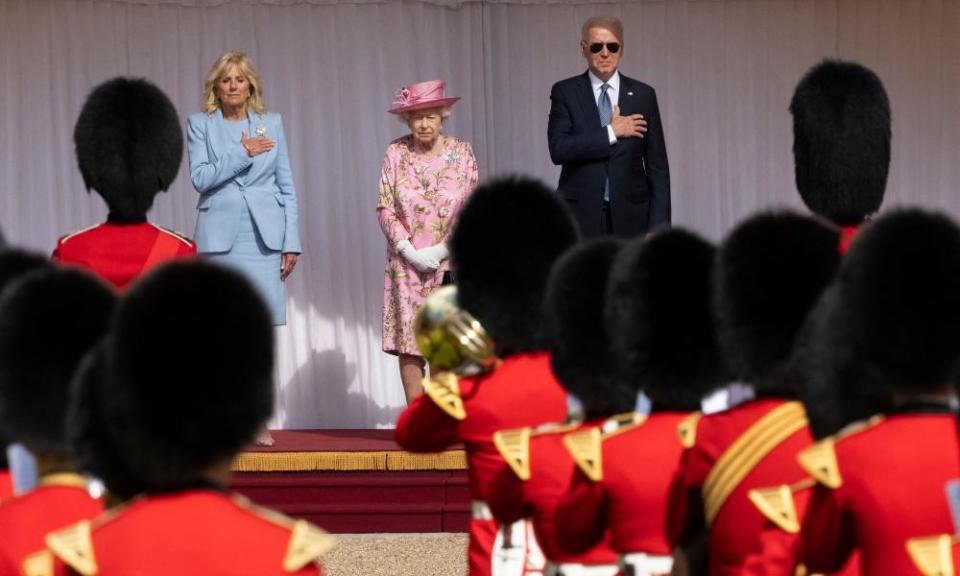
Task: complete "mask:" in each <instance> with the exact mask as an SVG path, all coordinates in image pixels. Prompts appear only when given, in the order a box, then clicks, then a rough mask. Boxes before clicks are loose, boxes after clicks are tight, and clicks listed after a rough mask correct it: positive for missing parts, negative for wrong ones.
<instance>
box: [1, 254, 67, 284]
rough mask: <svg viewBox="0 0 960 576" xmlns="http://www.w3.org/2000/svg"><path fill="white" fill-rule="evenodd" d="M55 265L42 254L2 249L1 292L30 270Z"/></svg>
mask: <svg viewBox="0 0 960 576" xmlns="http://www.w3.org/2000/svg"><path fill="white" fill-rule="evenodd" d="M53 267H54V264H53V262H51V261H50V259H49V258H47V257H45V256H41V255H40V254H35V253H33V252H26V251H24V250H19V249H16V248H11V249H8V250H0V293H2V292H3V290H4V289H5V288H6V287H7V285H9V284H12V283H13V282H15V281H16V280H17V279H18V278H20V277H22V276H24V275H26V274H27V273H29V272H33V271H35V270H41V269H45V268H53Z"/></svg>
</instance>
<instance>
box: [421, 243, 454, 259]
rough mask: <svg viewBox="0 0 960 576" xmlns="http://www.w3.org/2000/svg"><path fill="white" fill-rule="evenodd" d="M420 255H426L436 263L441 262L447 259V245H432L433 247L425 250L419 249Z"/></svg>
mask: <svg viewBox="0 0 960 576" xmlns="http://www.w3.org/2000/svg"><path fill="white" fill-rule="evenodd" d="M420 253H421V254H426V255H427V256H429V257H431V258H436V259H437V262H443V261H444V260H446V259H447V254H448V252H447V245H446V244H443V243H440V244H434V245H433V246H427V247H426V248H421V249H420Z"/></svg>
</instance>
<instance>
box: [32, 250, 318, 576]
mask: <svg viewBox="0 0 960 576" xmlns="http://www.w3.org/2000/svg"><path fill="white" fill-rule="evenodd" d="M210 294H217V295H218V297H217V298H209V297H208V296H209V295H210ZM224 318H228V319H229V322H228V323H224V322H223V319H224ZM184 326H188V327H189V330H187V331H185V330H184V328H183V327H184ZM272 340H273V328H272V325H271V323H270V318H269V315H268V313H267V310H266V307H265V305H264V303H263V302H262V300H261V299H260V297H259V295H258V294H257V292H256V291H255V290H254V288H253V287H252V286H251V285H250V284H249V283H248V282H247V280H246V279H244V278H243V277H242V276H240V275H239V274H238V273H236V272H233V271H230V270H227V269H224V268H220V267H218V266H214V265H211V264H207V263H202V262H196V261H194V262H179V263H173V264H168V265H166V266H164V267H161V268H159V269H158V270H157V271H155V272H153V273H151V274H150V275H148V276H146V277H145V278H143V279H142V280H141V281H139V282H138V283H137V284H136V285H135V286H134V287H132V288H131V290H130V291H129V292H128V293H127V295H126V296H125V298H124V300H123V302H122V304H121V305H120V307H119V308H118V311H117V314H116V318H115V321H114V324H113V331H112V333H111V335H110V340H109V341H108V344H107V346H105V348H103V349H102V350H100V351H99V352H100V353H102V354H104V355H105V356H104V357H103V358H101V359H100V360H99V361H102V362H104V364H103V368H104V369H103V370H102V371H101V373H102V375H103V378H102V380H101V381H99V385H100V392H101V393H100V403H101V408H102V412H103V416H104V419H105V420H106V422H107V425H106V432H107V433H108V434H109V435H110V437H109V440H110V442H111V443H112V448H111V449H113V450H115V454H116V456H117V457H119V458H121V459H122V461H123V465H124V467H125V473H131V474H134V475H135V476H136V479H138V480H139V481H140V482H141V483H142V489H143V493H142V494H141V495H139V496H137V497H134V498H131V499H130V500H129V501H127V502H126V503H125V504H123V505H121V506H118V507H116V508H113V509H112V510H110V511H109V512H107V513H105V514H104V515H102V516H100V517H98V518H97V519H95V520H93V521H84V522H80V523H78V524H76V525H74V526H72V527H69V528H66V529H63V530H59V531H57V532H54V533H52V534H50V535H49V536H48V537H47V550H45V551H43V552H40V553H37V554H35V555H32V556H31V557H30V558H28V560H27V561H26V563H25V572H27V573H28V574H29V575H31V576H41V575H44V574H50V573H55V574H64V573H68V574H69V573H72V574H83V575H84V576H92V575H102V576H114V575H129V574H138V575H141V576H152V575H157V576H159V575H161V574H164V575H165V574H184V575H191V574H196V575H201V574H203V575H209V574H231V575H235V576H242V575H251V576H253V575H257V576H265V575H271V574H273V575H277V576H281V575H290V574H298V575H311V574H312V575H318V574H320V573H321V570H320V567H319V564H318V562H319V559H320V557H321V556H322V555H323V554H324V553H325V552H326V551H327V550H328V549H329V548H330V547H331V546H332V537H331V536H329V535H328V534H326V533H325V532H323V531H322V530H320V529H319V528H316V527H315V526H313V525H311V524H309V523H308V522H306V521H303V520H297V521H294V520H291V519H288V518H286V517H284V516H282V515H280V514H278V513H276V512H272V511H269V510H266V509H262V508H259V507H257V506H254V505H253V504H251V503H250V502H248V501H247V500H246V499H244V498H242V497H240V496H236V495H232V494H230V493H229V492H227V484H228V481H229V475H230V465H231V462H232V461H233V459H234V458H235V456H236V455H237V453H238V452H239V451H240V449H241V448H242V447H243V446H244V445H246V444H247V443H248V442H251V441H252V440H253V438H254V436H255V434H256V432H257V430H258V429H259V428H260V427H261V426H262V425H263V423H264V422H265V421H266V419H267V418H268V417H269V416H270V413H271V411H272V408H273V387H272V373H273V341H272ZM170 342H179V343H180V344H181V347H180V348H179V351H178V353H177V354H176V355H173V356H170V355H168V356H166V357H165V358H164V361H163V362H157V361H156V359H157V357H156V354H157V351H158V350H164V349H165V346H167V345H169V343H170ZM96 361H97V360H96V359H95V360H94V362H96ZM96 373H97V371H96V370H94V371H93V372H92V374H96ZM85 376H86V377H87V378H85V381H84V382H83V385H89V384H90V379H89V376H90V374H85ZM94 381H95V380H94ZM88 393H89V392H88ZM82 445H83V443H78V447H80V446H82ZM81 457H84V455H83V454H81ZM100 470H101V473H103V474H104V475H105V476H106V477H105V478H103V480H104V482H105V483H106V485H107V487H108V489H111V490H113V489H115V488H116V484H115V481H116V478H114V477H111V476H110V474H111V470H112V471H114V472H116V471H117V470H118V469H117V468H113V469H109V468H104V467H101V469H100ZM121 480H122V481H123V482H127V481H129V478H127V477H121ZM124 489H129V485H126V486H125V487H123V488H122V490H124Z"/></svg>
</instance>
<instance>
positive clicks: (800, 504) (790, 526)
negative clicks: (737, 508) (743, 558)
mask: <svg viewBox="0 0 960 576" xmlns="http://www.w3.org/2000/svg"><path fill="white" fill-rule="evenodd" d="M815 483H816V481H815V480H813V479H812V478H807V479H805V480H803V481H801V482H799V483H797V484H794V485H793V486H786V485H781V486H775V487H771V488H762V489H754V490H751V491H750V500H751V501H752V502H753V503H754V505H755V506H757V509H758V510H760V512H761V513H762V514H763V515H764V516H766V517H767V523H766V524H765V525H764V527H763V531H762V532H761V533H760V539H759V540H758V542H757V545H756V547H755V549H754V551H753V552H752V553H751V554H750V556H749V557H748V558H747V562H746V564H745V566H744V571H743V574H744V575H745V576H795V575H796V574H806V573H807V572H806V567H805V566H803V564H802V562H801V559H800V526H801V524H802V523H803V519H804V517H805V516H806V513H807V508H808V506H809V504H810V496H811V494H812V492H813V490H812V489H813V487H814V485H815ZM800 566H803V568H801V569H798V567H800ZM832 574H834V575H835V576H859V574H860V558H859V556H858V555H856V554H854V555H853V556H851V558H850V560H849V561H848V562H847V564H846V566H844V567H843V568H842V569H841V570H839V571H837V572H834V573H832Z"/></svg>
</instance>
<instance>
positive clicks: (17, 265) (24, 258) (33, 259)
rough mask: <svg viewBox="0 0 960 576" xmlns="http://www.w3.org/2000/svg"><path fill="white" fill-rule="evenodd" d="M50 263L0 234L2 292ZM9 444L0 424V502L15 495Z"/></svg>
mask: <svg viewBox="0 0 960 576" xmlns="http://www.w3.org/2000/svg"><path fill="white" fill-rule="evenodd" d="M49 265H50V261H49V260H47V259H46V258H43V257H42V256H39V255H35V254H30V253H28V252H23V251H21V250H15V249H11V248H10V247H9V246H7V245H6V244H5V243H4V241H3V235H2V234H0V293H2V292H3V290H4V288H6V286H7V285H8V284H10V283H11V282H13V281H14V280H16V279H17V278H18V277H20V276H21V275H22V274H24V273H26V272H29V271H30V270H33V269H36V268H43V267H44V266H49ZM8 444H10V441H9V439H8V438H7V437H6V436H5V435H4V432H3V427H2V426H0V503H2V502H3V501H4V500H7V499H9V498H12V497H13V471H12V470H11V469H10V463H9V462H7V445H8Z"/></svg>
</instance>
